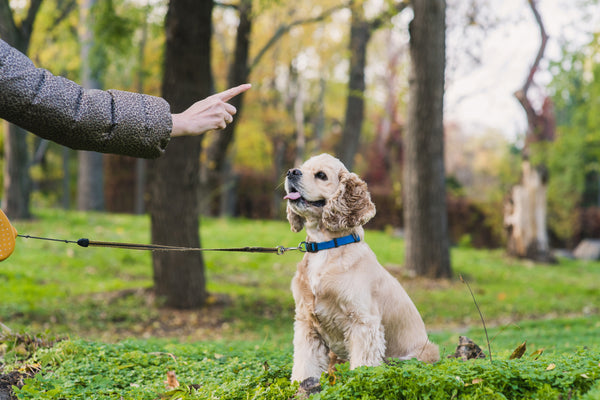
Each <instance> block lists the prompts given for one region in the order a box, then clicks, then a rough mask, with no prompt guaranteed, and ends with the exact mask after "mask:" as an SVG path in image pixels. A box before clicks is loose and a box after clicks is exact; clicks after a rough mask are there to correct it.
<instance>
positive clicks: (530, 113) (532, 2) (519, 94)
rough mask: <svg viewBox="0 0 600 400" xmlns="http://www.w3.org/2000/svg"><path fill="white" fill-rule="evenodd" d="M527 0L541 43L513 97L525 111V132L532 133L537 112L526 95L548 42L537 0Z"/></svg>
mask: <svg viewBox="0 0 600 400" xmlns="http://www.w3.org/2000/svg"><path fill="white" fill-rule="evenodd" d="M527 1H528V2H529V6H530V8H531V11H532V12H533V15H534V17H535V21H536V22H537V24H538V27H539V29H540V37H541V43H540V48H539V49H538V52H537V54H536V57H535V60H534V62H533V64H532V66H531V68H530V69H529V74H528V75H527V79H526V80H525V83H524V84H523V87H521V89H519V90H517V91H516V92H515V97H516V98H517V100H518V101H519V103H521V106H522V107H523V109H524V110H525V113H526V114H527V122H528V125H529V131H528V132H527V135H533V134H535V132H534V131H535V128H536V126H535V125H536V117H537V113H536V111H535V109H534V108H533V105H532V104H531V102H530V101H529V98H528V97H527V92H528V91H529V88H530V87H531V85H532V83H533V77H534V75H535V73H536V72H537V70H538V68H539V65H540V62H541V60H542V58H543V57H544V51H545V50H546V43H547V42H548V35H547V34H546V29H545V28H544V23H543V21H542V17H541V15H540V13H539V11H538V9H537V0H527Z"/></svg>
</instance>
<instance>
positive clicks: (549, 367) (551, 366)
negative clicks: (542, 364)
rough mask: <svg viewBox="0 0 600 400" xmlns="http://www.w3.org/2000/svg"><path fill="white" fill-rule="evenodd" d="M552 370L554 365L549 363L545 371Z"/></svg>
mask: <svg viewBox="0 0 600 400" xmlns="http://www.w3.org/2000/svg"><path fill="white" fill-rule="evenodd" d="M554 368H556V364H554V363H551V364H549V365H548V366H547V367H546V371H552V370H553V369H554Z"/></svg>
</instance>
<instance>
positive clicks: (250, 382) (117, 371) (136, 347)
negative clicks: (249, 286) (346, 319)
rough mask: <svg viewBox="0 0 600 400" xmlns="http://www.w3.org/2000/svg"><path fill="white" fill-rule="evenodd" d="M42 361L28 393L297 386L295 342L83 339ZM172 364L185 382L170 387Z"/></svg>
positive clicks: (187, 392) (277, 392)
mask: <svg viewBox="0 0 600 400" xmlns="http://www.w3.org/2000/svg"><path fill="white" fill-rule="evenodd" d="M35 360H36V361H39V362H40V363H41V364H42V366H43V367H44V369H45V370H47V371H48V373H41V374H37V375H36V376H35V377H34V378H32V379H29V380H28V381H27V382H26V386H25V387H23V388H22V389H21V390H19V391H18V392H17V394H18V397H19V398H20V399H60V398H69V399H107V398H115V399H119V398H127V399H155V398H156V397H157V396H158V395H161V397H162V396H164V397H162V398H169V399H175V398H178V399H203V398H227V399H247V398H256V399H259V398H260V399H284V398H289V397H291V396H292V395H293V394H294V392H295V390H296V388H295V386H294V385H292V384H291V383H290V381H289V372H290V369H291V364H290V361H291V360H290V352H289V348H286V349H285V351H281V350H275V349H274V348H270V347H268V346H258V345H254V344H252V345H248V344H246V343H243V342H239V343H233V342H232V343H227V344H223V343H208V344H207V343H196V344H186V345H182V344H178V343H174V342H165V341H135V340H127V341H124V342H121V343H118V344H104V343H94V342H85V341H81V340H77V341H67V342H62V343H59V344H58V345H56V346H55V347H54V348H53V349H50V350H41V351H39V352H38V353H37V354H36V355H35ZM167 371H174V372H175V374H176V378H177V380H178V382H179V383H180V385H181V386H180V387H179V388H175V389H173V390H170V389H167V388H166V387H165V381H166V376H167Z"/></svg>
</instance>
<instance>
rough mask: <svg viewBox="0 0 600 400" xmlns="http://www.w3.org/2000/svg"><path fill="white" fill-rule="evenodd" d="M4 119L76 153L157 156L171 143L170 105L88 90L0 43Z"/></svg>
mask: <svg viewBox="0 0 600 400" xmlns="http://www.w3.org/2000/svg"><path fill="white" fill-rule="evenodd" d="M0 118H4V119H6V120H7V121H10V122H12V123H14V124H16V125H19V126H21V127H22V128H24V129H27V130H28V131H30V132H33V133H35V134H36V135H38V136H41V137H43V138H45V139H49V140H52V141H54V142H57V143H60V144H62V145H65V146H68V147H71V148H73V149H76V150H90V151H97V152H102V153H114V154H122V155H127V156H133V157H143V158H156V157H158V156H160V155H161V154H162V153H163V152H164V151H165V148H166V146H167V144H168V142H169V138H170V134H171V129H172V119H171V112H170V107H169V104H168V103H167V102H166V101H165V100H164V99H162V98H160V97H154V96H148V95H145V94H139V93H132V92H125V91H120V90H107V91H103V90H97V89H84V88H82V87H81V86H79V85H78V84H76V83H75V82H72V81H70V80H68V79H65V78H63V77H60V76H55V75H53V74H51V73H50V72H48V71H47V70H45V69H42V68H36V67H35V66H34V65H33V63H32V62H31V60H30V59H29V58H27V57H26V56H25V55H23V54H22V53H20V52H19V51H17V50H16V49H14V48H12V47H11V46H9V45H8V44H7V43H6V42H4V41H2V40H0Z"/></svg>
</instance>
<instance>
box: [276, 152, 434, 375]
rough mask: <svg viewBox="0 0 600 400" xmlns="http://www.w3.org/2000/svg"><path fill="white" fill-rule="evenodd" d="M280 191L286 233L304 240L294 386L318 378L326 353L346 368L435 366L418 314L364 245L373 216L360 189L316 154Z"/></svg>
mask: <svg viewBox="0 0 600 400" xmlns="http://www.w3.org/2000/svg"><path fill="white" fill-rule="evenodd" d="M285 190H286V192H287V195H286V196H285V199H287V200H288V204H287V218H288V221H289V222H290V225H291V228H292V231H294V232H300V231H301V230H302V228H305V229H306V235H307V238H306V242H307V244H306V248H307V252H306V253H305V254H304V258H303V259H302V261H301V262H300V263H299V264H298V269H297V271H296V275H295V276H294V279H293V281H292V292H293V295H294V300H295V303H296V316H295V322H294V366H293V369H292V381H299V382H302V381H304V380H305V379H308V378H318V377H320V376H321V373H322V372H324V371H327V368H328V366H329V361H330V352H333V353H334V354H335V356H337V357H338V358H341V359H346V360H349V361H350V367H351V368H356V367H359V366H363V365H367V366H376V365H380V364H381V363H382V362H383V361H384V360H385V359H388V358H392V359H400V360H407V359H411V358H417V359H419V360H422V361H425V362H430V363H432V362H436V361H438V360H439V357H440V356H439V350H438V347H437V346H436V345H435V344H433V343H432V342H430V341H429V339H428V337H427V332H426V330H425V324H424V323H423V320H422V318H421V316H420V315H419V312H418V311H417V308H416V307H415V305H414V304H413V302H412V301H411V299H410V298H409V297H408V295H407V293H406V292H405V291H404V289H403V288H402V286H401V285H400V283H399V282H398V281H397V280H396V279H395V278H394V277H392V276H391V275H390V274H389V273H388V272H387V270H385V269H384V268H383V267H382V266H381V264H379V262H378V261H377V258H376V256H375V254H374V253H373V251H372V250H371V249H370V248H369V246H368V245H367V244H366V243H365V242H364V230H363V228H362V225H364V224H365V223H366V222H367V221H369V220H370V219H371V218H372V217H373V216H374V215H375V205H374V204H373V203H372V202H371V196H370V194H369V192H368V190H367V185H366V183H365V182H363V181H362V180H361V179H360V178H359V177H358V176H357V175H356V174H354V173H350V172H348V170H347V169H346V167H345V166H344V165H343V164H342V162H341V161H339V160H338V159H336V158H335V157H332V156H330V155H328V154H321V155H319V156H315V157H312V158H310V159H309V160H307V161H306V162H305V163H304V164H303V165H302V166H301V167H300V168H295V169H291V170H289V171H288V172H287V177H286V180H285ZM321 249H324V250H321Z"/></svg>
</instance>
